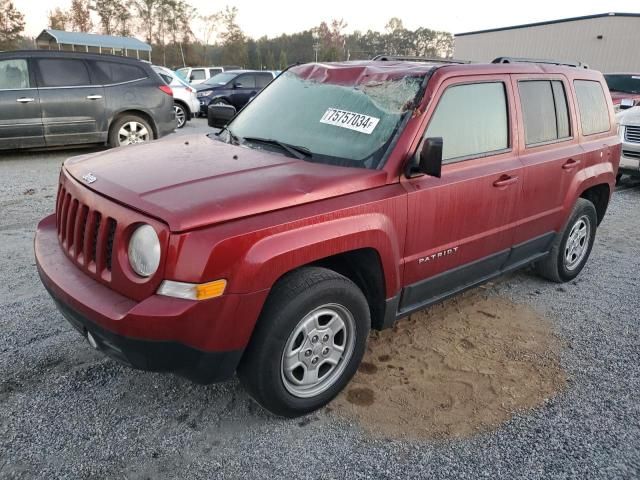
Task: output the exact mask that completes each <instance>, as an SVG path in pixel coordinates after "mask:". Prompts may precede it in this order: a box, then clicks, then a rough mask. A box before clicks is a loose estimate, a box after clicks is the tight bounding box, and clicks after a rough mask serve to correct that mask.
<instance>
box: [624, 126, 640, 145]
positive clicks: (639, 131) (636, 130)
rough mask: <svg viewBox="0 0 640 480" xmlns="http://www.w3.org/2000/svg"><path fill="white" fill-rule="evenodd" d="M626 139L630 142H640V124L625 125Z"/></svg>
mask: <svg viewBox="0 0 640 480" xmlns="http://www.w3.org/2000/svg"><path fill="white" fill-rule="evenodd" d="M624 139H625V140H626V141H627V142H630V143H640V126H626V127H624Z"/></svg>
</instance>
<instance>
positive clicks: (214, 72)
mask: <svg viewBox="0 0 640 480" xmlns="http://www.w3.org/2000/svg"><path fill="white" fill-rule="evenodd" d="M219 73H222V69H221V68H210V69H209V76H210V77H213V76H214V75H217V74H219Z"/></svg>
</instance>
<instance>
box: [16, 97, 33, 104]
mask: <svg viewBox="0 0 640 480" xmlns="http://www.w3.org/2000/svg"><path fill="white" fill-rule="evenodd" d="M35 100H36V99H35V98H30V97H20V98H18V99H17V100H16V102H18V103H31V102H35Z"/></svg>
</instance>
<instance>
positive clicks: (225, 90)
mask: <svg viewBox="0 0 640 480" xmlns="http://www.w3.org/2000/svg"><path fill="white" fill-rule="evenodd" d="M275 77H276V73H275V72H271V71H266V70H262V71H261V70H232V71H230V72H224V73H219V74H217V75H215V76H213V77H211V78H210V79H209V80H207V81H206V82H203V83H201V84H200V85H198V86H197V87H196V89H197V91H198V93H197V95H198V99H199V100H200V113H201V114H202V115H205V116H206V115H207V108H208V107H209V105H221V104H222V105H233V106H234V107H235V108H236V109H237V110H240V109H241V108H242V107H244V106H245V105H246V104H247V103H248V102H249V100H251V99H252V98H253V97H254V96H255V95H256V94H257V93H258V92H259V91H260V90H262V89H263V88H264V87H266V86H267V85H268V84H269V82H271V81H272V80H273V79H274V78H275Z"/></svg>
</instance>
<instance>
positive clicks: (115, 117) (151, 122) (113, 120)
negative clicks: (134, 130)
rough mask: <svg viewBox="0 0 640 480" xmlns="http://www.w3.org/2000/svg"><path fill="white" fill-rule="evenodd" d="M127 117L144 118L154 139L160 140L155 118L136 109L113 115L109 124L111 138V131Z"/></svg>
mask: <svg viewBox="0 0 640 480" xmlns="http://www.w3.org/2000/svg"><path fill="white" fill-rule="evenodd" d="M174 101H175V100H174ZM127 115H136V116H138V117H141V118H143V119H144V120H145V121H147V122H148V123H149V125H151V129H152V130H153V138H158V126H157V125H156V122H155V121H154V119H153V116H152V115H151V114H150V113H148V112H145V111H144V110H140V109H136V108H132V109H128V110H121V111H119V112H117V113H115V114H114V115H113V117H112V118H111V121H110V122H109V136H111V129H112V128H113V125H114V124H115V123H116V122H117V121H118V120H119V119H120V118H122V117H125V116H127Z"/></svg>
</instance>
